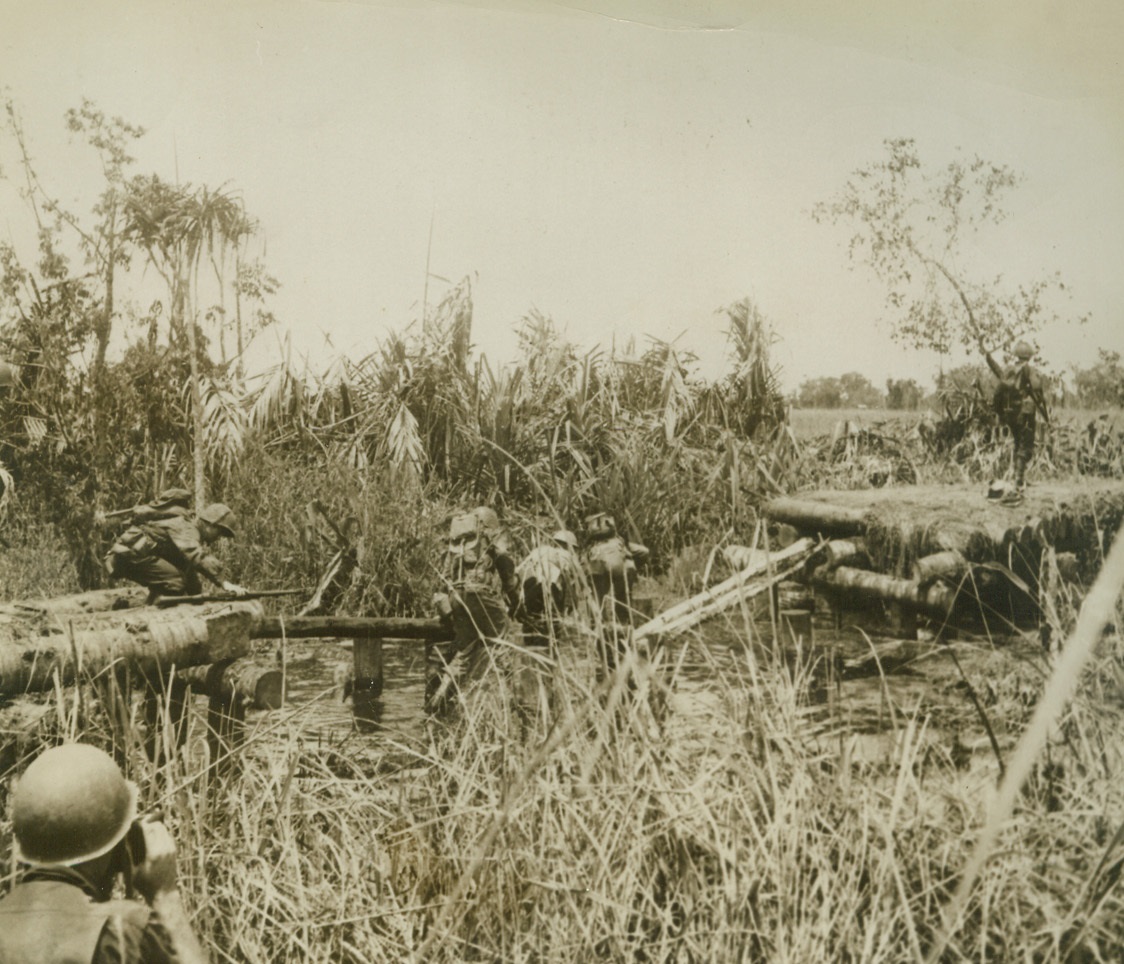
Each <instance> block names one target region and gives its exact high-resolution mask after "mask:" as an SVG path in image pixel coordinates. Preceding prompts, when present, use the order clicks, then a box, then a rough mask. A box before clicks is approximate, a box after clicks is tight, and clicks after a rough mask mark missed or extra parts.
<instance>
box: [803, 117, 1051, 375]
mask: <svg viewBox="0 0 1124 964" xmlns="http://www.w3.org/2000/svg"><path fill="white" fill-rule="evenodd" d="M885 147H886V154H887V156H886V157H885V158H884V159H883V160H881V161H877V162H875V163H873V164H870V165H868V166H867V167H864V168H861V169H859V170H858V171H855V173H854V175H853V176H852V178H851V179H850V180H849V181H847V183H846V184H845V185H844V187H843V189H842V190H841V191H840V193H839V195H838V196H837V197H836V198H835V199H834V200H832V201H829V202H824V203H820V204H817V205H816V206H815V208H814V210H813V217H814V218H815V219H816V221H818V222H821V223H823V222H831V223H840V222H842V223H844V224H846V225H847V226H849V227H851V228H853V229H854V232H855V233H854V234H853V235H852V237H851V240H850V244H849V246H848V256H849V258H850V259H851V261H852V262H854V263H858V264H864V265H866V266H867V267H868V268H869V269H870V270H871V271H873V272H874V274H875V276H876V277H877V278H878V279H879V281H881V282H882V283H883V284H884V285H885V286H886V304H887V307H888V309H889V311H890V313H891V314H890V318H889V323H890V331H891V334H892V336H893V337H894V338H895V339H896V340H898V341H900V342H902V343H904V344H907V345H911V346H913V347H915V348H922V349H932V350H934V351H938V352H941V353H947V352H949V351H950V350H951V349H952V347H953V346H954V345H956V344H959V345H961V346H963V347H966V348H972V347H974V346H975V345H981V347H982V346H983V345H988V346H991V347H996V346H998V345H1006V344H1010V343H1011V342H1013V341H1014V340H1015V339H1018V338H1023V337H1030V336H1033V335H1034V333H1035V332H1037V331H1039V330H1040V329H1041V328H1042V327H1043V326H1044V325H1045V324H1046V323H1047V322H1049V321H1052V320H1055V319H1056V318H1057V315H1056V314H1055V313H1054V312H1053V311H1052V310H1051V309H1050V308H1049V307H1048V304H1047V302H1048V300H1049V297H1050V295H1051V292H1054V291H1058V292H1061V291H1064V290H1065V285H1064V284H1063V283H1062V281H1061V279H1060V277H1059V276H1058V275H1056V274H1055V275H1054V276H1052V277H1047V278H1041V279H1036V280H1032V281H1029V282H1024V283H1016V284H1009V283H1008V284H1005V283H1004V281H1003V279H1002V277H996V276H994V275H993V274H987V275H985V274H984V273H983V272H982V271H981V270H979V269H976V268H975V266H974V262H976V261H978V254H977V253H976V249H975V248H972V249H968V241H969V240H970V239H975V240H983V241H986V238H982V239H981V238H978V237H977V236H978V235H979V233H980V232H981V230H983V229H984V228H986V227H988V226H990V225H995V224H998V223H999V222H1001V221H1003V220H1004V218H1005V217H1006V209H1005V207H1004V201H1005V198H1006V196H1007V194H1008V193H1009V192H1010V191H1011V190H1013V189H1014V188H1015V187H1016V186H1017V185H1018V183H1019V181H1020V177H1019V175H1018V174H1016V173H1015V172H1014V171H1013V170H1012V169H1011V168H1009V167H1007V166H1006V165H1003V164H994V163H991V162H989V161H985V160H983V159H982V158H980V157H972V158H970V159H965V158H962V157H957V158H956V159H954V160H952V161H950V162H949V163H948V164H946V165H945V166H944V167H942V168H939V169H936V170H927V169H925V168H923V166H922V162H921V158H920V156H919V155H918V152H917V147H916V144H915V143H914V141H913V140H912V139H909V138H897V139H893V140H887V141H886V142H885Z"/></svg>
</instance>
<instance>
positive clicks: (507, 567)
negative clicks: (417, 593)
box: [425, 506, 519, 713]
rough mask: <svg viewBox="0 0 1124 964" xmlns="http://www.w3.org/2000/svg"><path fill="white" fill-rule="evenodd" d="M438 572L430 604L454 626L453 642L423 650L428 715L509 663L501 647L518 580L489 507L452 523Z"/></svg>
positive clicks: (507, 545) (501, 529) (436, 644)
mask: <svg viewBox="0 0 1124 964" xmlns="http://www.w3.org/2000/svg"><path fill="white" fill-rule="evenodd" d="M441 573H442V577H443V579H444V581H445V587H446V589H445V591H444V592H439V593H437V594H436V595H435V596H434V599H433V602H434V606H435V607H436V609H437V614H438V616H439V617H440V618H441V620H442V621H444V622H446V623H448V624H449V625H450V626H451V627H452V630H453V640H452V642H449V643H431V644H430V646H429V647H428V649H427V650H426V687H425V695H426V699H425V704H426V710H427V712H431V713H432V712H439V711H441V710H443V709H445V708H446V706H447V704H448V702H449V700H450V699H451V698H452V697H453V696H454V694H455V693H456V692H457V691H458V690H460V689H462V688H463V687H465V686H466V685H468V684H469V683H470V682H476V681H478V680H479V679H481V678H482V677H483V676H484V674H485V673H486V672H487V670H488V668H489V666H491V665H499V666H500V667H501V669H502V668H503V667H504V666H506V664H507V662H508V659H507V657H508V655H509V654H506V653H504V652H503V649H504V647H505V646H506V645H507V643H506V642H505V640H506V639H507V637H508V635H509V630H510V624H509V621H508V613H509V612H511V611H512V610H513V609H514V608H515V605H516V603H517V601H518V595H519V580H518V578H517V577H516V574H515V562H514V560H513V559H512V557H511V549H510V544H509V541H508V536H507V533H506V532H505V531H504V530H503V528H502V527H501V526H500V520H499V517H498V516H497V515H496V513H495V511H494V510H493V509H490V508H488V507H487V506H480V507H479V508H476V509H473V510H472V511H471V512H466V513H464V514H462V515H458V516H456V517H455V518H454V519H453V521H452V523H451V525H450V527H449V543H448V546H447V547H446V549H445V553H444V557H443V559H442V565H441ZM497 641H498V642H497Z"/></svg>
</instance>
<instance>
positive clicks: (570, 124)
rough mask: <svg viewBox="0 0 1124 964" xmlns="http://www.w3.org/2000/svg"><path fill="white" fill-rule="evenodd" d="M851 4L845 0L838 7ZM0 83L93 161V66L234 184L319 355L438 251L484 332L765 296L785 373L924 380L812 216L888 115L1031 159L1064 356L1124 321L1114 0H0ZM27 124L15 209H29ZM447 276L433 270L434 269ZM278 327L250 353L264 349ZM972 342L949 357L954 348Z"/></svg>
mask: <svg viewBox="0 0 1124 964" xmlns="http://www.w3.org/2000/svg"><path fill="white" fill-rule="evenodd" d="M844 11H845V12H844ZM0 14H2V19H0V25H2V26H0V51H2V60H0V85H3V86H4V87H5V88H6V92H7V93H8V94H9V95H10V96H11V97H12V98H13V99H14V101H15V102H16V104H17V106H18V107H19V108H20V110H21V112H22V114H23V118H24V122H25V126H26V129H27V133H28V136H29V138H30V140H31V142H32V148H33V150H34V152H35V155H36V161H37V164H38V165H39V168H40V173H41V175H42V176H43V178H44V180H45V181H46V183H47V184H48V185H49V186H50V187H51V188H52V189H53V190H55V191H57V192H58V193H59V195H60V196H61V197H62V198H63V199H64V200H65V201H67V202H68V203H71V204H72V205H73V206H74V207H75V208H76V209H77V210H78V211H79V212H80V213H86V211H87V209H88V206H89V205H90V204H91V203H92V201H93V194H92V192H93V190H95V189H96V186H97V179H96V176H95V174H96V172H95V171H94V169H93V168H92V166H90V159H89V158H88V157H87V156H86V155H85V154H84V153H83V152H82V150H81V149H80V148H79V147H78V146H77V145H76V144H75V143H72V142H71V141H70V140H69V135H68V134H67V133H66V132H65V130H64V125H63V115H64V112H65V111H66V109H67V108H68V107H77V106H79V104H80V103H81V100H82V98H83V97H88V98H90V99H92V100H94V101H95V102H96V103H97V104H98V106H99V107H101V108H102V109H103V110H105V111H106V112H107V113H109V114H113V115H120V116H122V117H124V118H125V119H126V120H128V121H130V122H132V123H135V124H140V125H142V126H144V127H145V128H147V130H148V134H147V135H146V137H145V138H144V139H143V140H142V141H140V142H138V143H137V145H136V148H135V151H134V153H135V155H136V156H137V159H138V162H139V163H138V165H137V170H138V171H140V172H144V173H149V172H155V173H158V174H160V175H161V176H162V177H165V178H168V179H173V178H174V177H175V176H176V175H177V172H178V177H179V179H180V180H181V181H186V182H191V183H192V184H195V185H198V184H202V183H206V184H208V185H210V186H212V187H218V186H220V185H223V184H226V185H227V186H228V187H233V188H237V189H239V190H241V192H242V194H243V195H244V198H245V203H246V207H247V209H248V210H249V212H250V213H251V214H253V215H255V216H256V217H257V218H258V219H260V221H261V223H262V226H263V229H264V243H265V250H266V261H267V263H268V265H269V268H270V269H271V271H272V272H273V274H275V275H276V276H277V277H278V278H279V279H280V280H281V282H282V285H283V287H282V289H281V291H280V292H279V293H278V295H277V296H276V297H275V299H274V301H273V307H274V309H275V312H276V314H277V315H278V317H279V318H280V320H281V323H282V326H283V329H284V330H285V331H288V332H290V333H291V338H292V342H293V345H294V347H295V348H296V349H297V350H298V351H299V352H301V353H306V354H308V356H309V357H310V359H311V360H312V362H313V364H314V366H315V367H317V368H321V367H323V365H324V364H326V362H327V360H328V359H329V358H330V357H332V356H333V355H339V354H346V355H348V356H350V357H359V356H361V355H364V354H366V353H368V352H370V351H372V350H374V348H375V347H376V345H377V342H378V341H379V340H380V339H381V338H382V337H383V336H384V335H385V334H386V332H387V331H389V330H391V329H399V330H400V329H402V328H404V327H405V325H406V324H407V323H408V322H409V321H410V320H412V319H414V318H416V317H417V316H418V314H419V309H420V303H421V299H422V295H423V291H424V286H425V268H426V260H427V246H428V243H429V234H430V224H431V220H432V223H433V240H432V251H431V254H430V256H429V258H430V270H431V272H432V273H433V274H435V275H439V276H442V277H444V278H448V279H451V280H454V281H455V280H459V279H460V278H462V277H464V276H465V275H470V274H471V275H473V277H474V292H475V307H476V313H475V327H474V341H475V343H476V344H477V345H478V347H479V348H480V349H481V350H483V351H484V352H485V353H486V354H487V355H488V356H489V358H491V359H493V360H496V361H502V360H504V359H505V358H506V357H509V356H510V354H511V346H512V342H513V339H512V336H511V331H512V328H513V326H514V325H516V324H517V323H518V321H519V319H520V318H521V317H522V316H523V315H524V314H526V313H527V312H528V311H529V310H530V309H532V308H536V309H538V310H539V311H541V312H542V313H544V314H546V315H549V316H551V317H552V318H553V319H554V320H555V322H556V323H557V324H558V325H559V327H560V328H562V329H563V330H564V331H565V332H566V334H567V335H568V336H569V337H571V338H572V339H574V340H575V341H577V342H579V343H580V344H582V345H587V346H592V345H593V344H595V343H598V342H600V343H602V344H607V343H608V342H609V341H610V339H612V338H614V337H615V338H616V339H617V340H618V341H621V340H623V339H627V338H628V337H629V336H631V335H635V336H638V337H639V338H640V339H641V345H642V346H643V343H644V342H643V339H644V337H645V336H648V335H651V336H655V337H658V338H661V339H668V340H670V339H676V343H677V345H679V346H681V347H682V348H684V349H687V350H690V351H694V352H695V353H696V354H698V355H699V356H701V357H702V358H703V359H704V360H707V361H713V360H714V359H716V358H718V357H720V356H721V353H722V351H723V334H722V332H723V330H724V328H725V323H724V320H723V318H722V317H721V316H720V315H718V314H716V309H718V308H720V307H722V306H724V305H727V304H729V303H731V302H733V301H735V300H737V299H739V298H742V297H745V296H749V297H751V298H753V299H754V300H755V301H756V303H757V305H758V307H759V308H760V309H761V311H762V312H763V313H764V314H765V316H766V317H767V318H768V319H769V320H770V321H771V322H772V323H773V324H774V326H775V328H776V331H777V333H778V335H779V337H780V339H781V341H780V343H779V344H778V345H777V346H776V353H775V355H776V360H777V361H778V362H779V363H780V365H781V366H782V367H783V370H784V382H785V384H786V387H789V388H794V387H795V386H796V385H797V384H799V382H800V381H802V380H803V379H804V378H807V377H813V376H818V375H834V374H841V373H843V372H845V371H851V370H857V371H860V372H862V373H864V374H866V375H867V376H868V377H870V378H871V379H872V380H874V381H875V382H876V384H879V385H881V384H882V383H883V382H884V380H885V378H886V377H887V376H888V375H893V376H895V377H902V376H913V377H917V378H918V379H919V380H921V381H923V382H925V383H928V382H929V380H930V379H931V377H932V375H933V374H934V373H935V371H936V370H937V366H938V361H939V360H938V359H937V358H936V357H934V356H931V355H923V354H920V353H917V352H912V351H907V350H904V349H901V348H898V347H896V346H894V345H892V344H891V343H890V341H889V338H888V334H887V331H886V329H885V327H879V325H878V324H877V322H876V319H877V318H878V316H879V315H880V314H881V313H882V311H883V309H882V303H883V294H884V293H883V291H882V289H881V288H880V287H879V286H878V284H877V282H876V281H875V280H874V279H873V277H871V276H868V275H866V274H864V273H861V272H859V271H854V272H852V271H850V270H848V265H847V261H846V257H845V252H844V244H845V242H846V239H847V234H846V231H845V230H844V229H843V228H841V227H840V228H836V227H831V226H824V225H819V224H816V223H815V222H814V221H813V220H812V219H811V217H810V210H811V208H812V206H813V205H814V204H815V203H816V202H817V201H821V200H827V199H830V198H831V196H832V195H833V194H834V193H835V192H836V191H837V190H838V189H839V188H840V187H841V186H842V184H843V183H844V181H845V180H846V179H847V177H848V175H849V174H850V173H851V172H852V171H853V170H854V169H855V168H857V167H859V166H861V165H865V164H867V163H870V162H872V161H874V160H876V159H878V158H879V156H880V155H881V153H882V150H883V149H882V141H883V139H885V138H889V137H914V138H916V139H917V141H918V145H919V148H920V151H921V153H922V157H923V158H927V159H931V160H932V162H933V163H934V164H938V163H944V162H946V161H948V160H950V159H952V157H953V156H954V154H953V152H954V150H955V149H956V148H962V149H963V150H964V151H966V152H968V153H969V154H974V153H978V154H980V155H982V156H984V157H985V158H987V159H989V160H992V161H996V162H1002V163H1007V164H1009V165H1011V166H1012V167H1014V168H1016V169H1017V170H1019V171H1020V172H1022V173H1023V174H1024V175H1025V181H1024V183H1023V184H1022V186H1021V187H1020V188H1019V189H1018V193H1017V194H1016V195H1015V197H1014V199H1013V204H1012V216H1011V219H1010V221H1009V222H1008V225H1007V227H1006V228H1005V229H1004V231H1002V232H998V233H997V234H996V235H995V237H993V238H991V239H989V243H988V244H987V245H986V246H984V247H981V249H980V251H979V253H978V256H979V259H980V265H981V266H982V267H983V268H984V269H985V270H986V272H987V273H988V274H999V273H1004V275H1005V276H1006V277H1008V278H1010V279H1012V280H1014V279H1026V280H1032V279H1033V278H1035V277H1037V276H1040V275H1041V274H1043V273H1044V272H1046V271H1053V270H1055V269H1057V270H1060V271H1061V273H1062V275H1063V277H1064V279H1065V281H1066V282H1067V284H1068V285H1069V286H1070V288H1071V290H1072V292H1073V296H1072V301H1071V302H1069V303H1068V304H1064V305H1062V306H1061V307H1062V309H1063V311H1065V312H1066V313H1069V314H1072V315H1073V316H1077V315H1081V314H1084V313H1091V314H1092V316H1093V321H1092V322H1091V323H1090V324H1089V325H1087V326H1084V327H1082V328H1075V327H1070V326H1059V327H1058V328H1056V329H1051V330H1050V331H1047V332H1045V333H1043V335H1042V337H1041V339H1040V342H1041V345H1042V347H1043V349H1044V353H1045V354H1046V356H1047V358H1048V359H1049V360H1050V361H1052V362H1053V363H1054V365H1055V366H1056V367H1065V366H1066V365H1068V364H1070V363H1077V364H1081V365H1085V364H1090V363H1091V362H1092V361H1094V360H1095V357H1096V348H1097V347H1106V348H1112V349H1115V350H1118V351H1124V325H1122V324H1121V320H1122V318H1121V314H1122V311H1121V309H1122V305H1124V297H1122V296H1124V271H1122V270H1121V260H1122V257H1121V256H1122V254H1124V70H1122V66H1121V60H1120V53H1119V52H1120V50H1121V49H1124V4H1122V3H1120V2H1119V0H1088V2H1080V0H1068V2H1045V0H991V2H986V3H985V2H982V0H942V2H929V0H924V2H910V0H884V2H883V0H878V2H863V0H859V2H853V3H847V4H841V3H838V2H837V0H835V2H826V0H824V2H819V0H795V2H780V0H778V2H772V0H766V2H740V0H720V2H711V3H706V2H700V3H670V2H663V0H652V2H646V3H639V2H632V0H585V2H571V3H546V2H531V0H527V2H516V0H496V2H485V0H480V2H472V3H467V2H461V3H454V2H436V0H435V2H421V0H400V2H397V3H376V2H325V0H270V2H268V3H264V2H251V0H228V2H225V3H221V4H211V3H206V2H190V3H189V2H174V3H173V2H159V0H145V2H141V0H87V2H82V3H79V2H74V3H71V2H52V0H47V2H44V3H35V4H33V3H28V2H22V0H21V2H13V0H0ZM9 148H10V145H0V164H3V165H4V169H5V173H7V175H8V177H9V181H8V182H7V183H5V182H0V231H2V232H3V236H4V237H6V238H9V239H17V240H19V239H22V238H24V237H25V232H26V222H27V214H26V211H25V208H24V206H23V204H22V202H20V200H19V199H18V197H17V196H16V195H15V194H14V191H13V184H12V183H11V182H12V180H13V179H14V178H13V175H14V174H15V173H16V172H15V171H14V169H13V167H12V163H11V162H12V156H11V152H10V149H9ZM444 290H445V285H443V284H442V282H440V281H436V280H432V281H431V282H430V286H429V298H430V300H431V301H434V300H437V299H439V298H440V296H441V294H442V293H443V291H444ZM276 346H277V342H276V340H275V338H274V337H272V336H267V337H266V339H265V340H263V342H262V343H261V344H259V346H258V349H257V350H258V355H259V359H262V358H264V359H266V360H268V359H270V358H272V357H275V355H276V351H277V347H276ZM962 360H963V359H962V358H953V359H950V360H949V361H948V363H949V364H954V363H958V362H959V361H962Z"/></svg>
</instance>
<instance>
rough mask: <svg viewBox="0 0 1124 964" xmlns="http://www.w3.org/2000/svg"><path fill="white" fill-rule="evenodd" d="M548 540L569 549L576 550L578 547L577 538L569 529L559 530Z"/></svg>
mask: <svg viewBox="0 0 1124 964" xmlns="http://www.w3.org/2000/svg"><path fill="white" fill-rule="evenodd" d="M550 538H551V540H552V541H554V542H556V543H558V545H560V546H566V547H567V548H570V549H576V548H577V547H578V537H577V536H576V535H574V534H573V533H572V532H571V531H570V530H569V529H559V530H558V531H557V532H555V533H554V535H552V536H551V537H550Z"/></svg>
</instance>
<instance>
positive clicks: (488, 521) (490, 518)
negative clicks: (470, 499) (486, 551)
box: [472, 505, 500, 529]
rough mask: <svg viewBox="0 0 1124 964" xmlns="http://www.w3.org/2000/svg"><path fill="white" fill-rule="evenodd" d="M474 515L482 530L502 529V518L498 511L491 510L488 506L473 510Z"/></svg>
mask: <svg viewBox="0 0 1124 964" xmlns="http://www.w3.org/2000/svg"><path fill="white" fill-rule="evenodd" d="M472 515H473V516H474V517H475V519H476V524H477V525H478V526H479V527H480V528H481V529H498V528H499V527H500V517H499V516H498V515H496V510H495V509H489V508H488V506H486V505H482V506H479V507H478V508H475V509H473V510H472Z"/></svg>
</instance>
